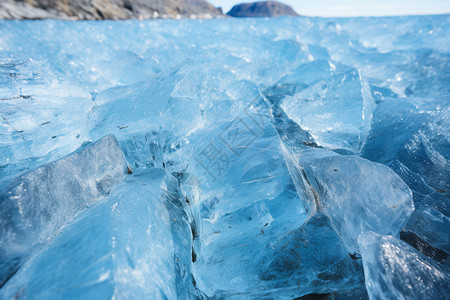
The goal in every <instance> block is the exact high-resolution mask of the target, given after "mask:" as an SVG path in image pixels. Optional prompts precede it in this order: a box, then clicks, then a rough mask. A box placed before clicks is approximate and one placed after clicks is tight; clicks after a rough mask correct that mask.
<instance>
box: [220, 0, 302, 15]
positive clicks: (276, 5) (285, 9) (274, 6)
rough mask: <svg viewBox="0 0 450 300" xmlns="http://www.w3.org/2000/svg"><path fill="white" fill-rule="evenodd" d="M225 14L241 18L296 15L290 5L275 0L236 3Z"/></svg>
mask: <svg viewBox="0 0 450 300" xmlns="http://www.w3.org/2000/svg"><path fill="white" fill-rule="evenodd" d="M227 15H229V16H232V17H241V18H243V17H281V16H292V17H296V16H298V14H297V13H296V12H295V11H294V9H292V7H290V6H289V5H285V4H283V3H280V2H277V1H260V2H254V3H242V4H238V5H235V6H233V8H232V9H231V10H230V11H229V12H228V13H227Z"/></svg>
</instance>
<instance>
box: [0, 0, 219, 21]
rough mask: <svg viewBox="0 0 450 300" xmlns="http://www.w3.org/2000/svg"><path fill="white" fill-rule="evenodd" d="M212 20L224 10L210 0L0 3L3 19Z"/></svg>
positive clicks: (32, 0)
mask: <svg viewBox="0 0 450 300" xmlns="http://www.w3.org/2000/svg"><path fill="white" fill-rule="evenodd" d="M192 15H195V16H196V17H198V18H211V17H215V16H218V15H222V10H221V9H219V8H216V7H214V6H213V5H211V4H210V3H208V2H207V1H206V0H90V1H86V0H0V19H47V18H53V19H74V20H102V19H113V20H118V19H139V18H140V19H150V18H157V17H167V18H176V17H178V16H180V17H190V16H192Z"/></svg>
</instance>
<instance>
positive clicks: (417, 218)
mask: <svg viewBox="0 0 450 300" xmlns="http://www.w3.org/2000/svg"><path fill="white" fill-rule="evenodd" d="M449 231H450V218H448V217H447V216H445V215H443V214H442V213H441V212H439V211H438V210H436V209H433V208H429V207H427V208H421V209H418V210H416V211H414V213H413V214H412V215H411V217H410V218H409V220H408V223H407V224H406V225H405V227H404V228H403V231H402V232H401V234H400V237H401V239H402V240H403V241H405V242H407V243H408V244H410V245H411V246H413V247H414V248H416V249H417V250H419V251H420V252H422V253H423V254H425V255H426V256H428V257H431V258H433V259H434V260H436V261H438V262H440V263H444V264H447V265H450V259H449V255H450V243H449Z"/></svg>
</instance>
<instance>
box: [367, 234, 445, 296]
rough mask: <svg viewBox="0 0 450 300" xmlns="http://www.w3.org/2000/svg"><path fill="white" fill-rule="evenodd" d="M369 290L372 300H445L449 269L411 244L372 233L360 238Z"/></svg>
mask: <svg viewBox="0 0 450 300" xmlns="http://www.w3.org/2000/svg"><path fill="white" fill-rule="evenodd" d="M359 245H360V249H361V255H362V259H363V263H364V274H365V278H366V287H367V291H368V293H369V296H370V298H371V299H445V298H447V296H448V294H449V293H450V285H449V279H450V277H449V274H450V273H449V269H448V267H443V266H442V265H441V266H439V265H438V264H437V263H436V262H434V261H433V260H430V259H428V258H427V257H425V256H424V255H422V254H421V253H419V252H417V251H416V250H415V249H413V248H412V247H410V246H409V245H408V244H406V243H404V242H402V241H400V240H398V239H396V238H394V237H392V236H383V235H378V234H376V233H373V232H366V233H364V234H361V236H360V239H359Z"/></svg>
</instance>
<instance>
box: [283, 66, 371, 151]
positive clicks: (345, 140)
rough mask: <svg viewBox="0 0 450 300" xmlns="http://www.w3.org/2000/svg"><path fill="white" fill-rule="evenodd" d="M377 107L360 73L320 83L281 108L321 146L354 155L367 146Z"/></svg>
mask: <svg viewBox="0 0 450 300" xmlns="http://www.w3.org/2000/svg"><path fill="white" fill-rule="evenodd" d="M374 106H375V102H374V100H373V97H372V95H371V92H370V87H369V84H368V82H367V80H366V79H365V78H364V77H363V76H362V75H361V72H360V71H359V70H358V69H352V70H350V71H347V72H345V73H342V74H339V75H335V76H333V77H332V78H331V79H329V80H326V81H322V82H319V83H316V84H314V85H312V86H310V87H309V88H307V89H305V90H303V91H300V92H298V93H296V94H294V95H292V96H288V97H286V98H284V99H283V100H282V104H281V107H282V108H283V109H284V111H285V112H286V114H287V116H288V117H289V118H290V119H292V120H293V121H295V122H296V123H297V124H298V125H299V126H300V127H301V128H302V129H303V130H306V131H308V132H309V133H310V134H311V135H312V136H313V137H314V139H315V141H316V142H317V143H318V144H319V145H321V146H324V147H327V148H331V149H346V150H350V151H354V152H358V151H359V150H360V149H361V147H362V146H363V145H364V143H365V140H366V138H367V135H368V133H369V130H370V122H371V120H372V113H373V109H374Z"/></svg>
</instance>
